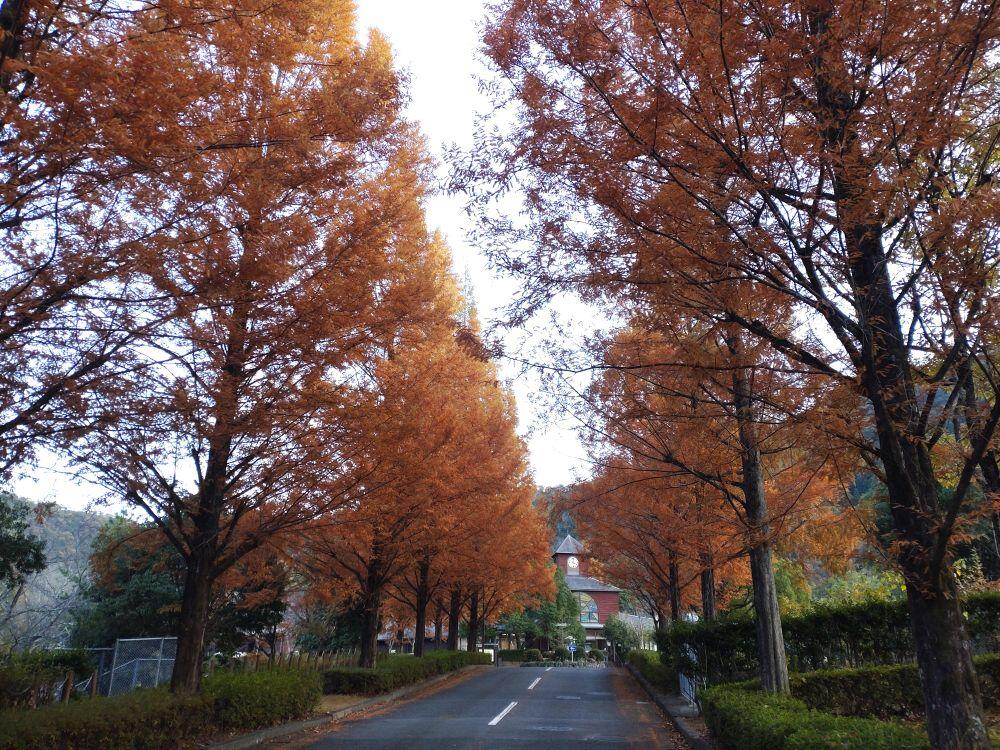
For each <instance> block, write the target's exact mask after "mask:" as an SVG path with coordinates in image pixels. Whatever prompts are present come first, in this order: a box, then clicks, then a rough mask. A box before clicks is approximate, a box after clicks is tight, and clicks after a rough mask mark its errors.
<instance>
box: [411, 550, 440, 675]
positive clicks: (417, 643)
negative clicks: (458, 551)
mask: <svg viewBox="0 0 1000 750" xmlns="http://www.w3.org/2000/svg"><path fill="white" fill-rule="evenodd" d="M430 570H431V564H430V562H429V561H428V560H427V558H426V557H425V558H423V559H422V560H421V561H420V563H419V564H418V565H417V591H416V596H417V607H416V609H417V612H416V614H417V617H416V621H417V624H416V626H415V627H414V632H413V655H414V656H423V655H424V640H425V632H424V631H426V630H427V600H428V598H429V596H428V590H429V588H430V587H429V585H428V582H429V580H430ZM436 626H437V623H435V631H434V636H435V638H437V627H436Z"/></svg>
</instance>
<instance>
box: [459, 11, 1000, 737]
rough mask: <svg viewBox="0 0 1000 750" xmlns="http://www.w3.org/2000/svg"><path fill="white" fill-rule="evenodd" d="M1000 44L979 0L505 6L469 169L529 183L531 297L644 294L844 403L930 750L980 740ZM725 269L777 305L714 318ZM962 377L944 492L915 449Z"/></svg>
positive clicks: (513, 253)
mask: <svg viewBox="0 0 1000 750" xmlns="http://www.w3.org/2000/svg"><path fill="white" fill-rule="evenodd" d="M998 45H1000V8H998V7H997V6H996V4H995V3H993V2H990V1H989V0H976V1H975V2H970V3H962V4H952V5H948V6H941V5H938V4H933V3H930V4H924V5H914V4H913V3H909V2H904V1H903V0H889V1H888V2H884V3H882V4H880V5H878V6H873V5H869V4H865V3H860V2H833V0H818V1H817V2H808V3H793V4H791V5H789V4H788V3H780V2H763V3H755V4H753V5H752V6H747V5H746V4H744V3H737V2H731V1H728V0H726V1H724V2H720V3H716V4H711V5H706V4H703V3H696V2H688V1H687V0H680V1H679V2H676V3H672V4H658V3H647V2H641V3H640V2H628V3H620V4H609V3H602V2H597V1H596V0H576V1H575V2H571V3H563V2H556V0H510V1H509V2H506V3H504V5H503V7H502V8H500V9H499V10H498V12H497V15H496V16H495V18H494V20H493V22H492V23H491V25H490V27H489V29H488V35H487V46H488V53H489V55H490V56H491V58H492V59H493V61H494V62H495V63H496V64H497V67H498V69H499V70H500V72H501V74H502V75H503V76H504V77H505V78H506V80H507V82H508V83H509V84H510V86H511V88H512V89H513V91H514V94H515V96H514V100H515V101H516V102H517V104H518V105H519V106H517V111H516V112H515V113H514V117H515V118H516V124H515V127H514V128H513V132H512V133H511V134H510V135H509V136H508V137H506V138H505V137H504V136H501V142H499V143H489V142H488V141H489V138H488V137H484V138H483V145H484V146H485V148H483V150H482V151H481V152H480V153H481V154H482V157H481V159H480V160H479V163H478V164H476V165H473V167H472V169H473V171H474V172H476V173H478V175H479V176H480V177H484V178H485V179H486V180H487V181H488V182H494V183H499V184H500V185H502V186H505V187H513V186H514V185H515V183H519V184H526V185H527V186H528V188H529V189H528V191H527V197H528V200H529V202H530V206H529V208H530V211H531V214H530V217H529V222H528V226H526V227H510V225H508V227H509V228H512V229H514V230H515V231H518V232H520V231H522V230H523V235H522V239H529V240H532V242H526V243H521V244H512V243H511V242H510V239H511V238H510V237H509V236H507V237H504V243H503V247H502V248H499V249H498V251H497V257H498V259H499V260H500V261H501V262H504V261H505V260H506V261H510V263H509V265H510V266H511V267H513V268H520V269H523V270H524V271H526V273H525V278H526V279H527V280H528V281H527V285H526V302H527V305H528V308H530V307H532V306H534V305H537V304H539V303H540V302H542V301H544V300H545V299H546V297H547V296H548V295H549V294H551V292H552V290H553V288H556V287H559V286H560V285H562V284H572V283H574V282H580V281H584V282H585V283H588V284H589V285H593V286H595V287H598V288H602V289H604V290H605V291H609V290H614V289H617V290H627V289H628V288H629V287H632V286H634V285H645V286H648V285H653V284H658V285H663V286H664V287H666V288H667V289H668V290H669V291H670V292H671V293H674V294H676V295H677V297H678V300H679V301H680V302H682V303H683V304H684V305H685V306H687V307H688V308H689V309H690V311H691V314H692V315H699V316H703V317H705V318H708V319H713V320H719V321H723V322H727V323H731V324H734V325H737V326H739V327H741V328H743V329H744V330H745V331H746V332H747V333H748V334H749V335H751V336H753V337H756V338H758V339H759V340H761V341H764V342H767V343H768V344H769V345H771V346H773V347H774V348H775V349H776V350H778V351H780V352H782V353H783V354H784V355H785V356H787V357H788V358H790V359H791V360H792V361H794V362H795V363H796V365H797V366H798V367H800V368H802V369H803V370H805V371H808V372H810V373H812V374H814V375H818V376H823V377H825V378H828V379H830V380H831V381H834V382H840V383H844V384H845V385H846V386H847V387H848V388H853V389H854V392H855V393H857V394H859V395H860V396H861V397H862V398H863V399H864V405H863V406H864V408H863V409H856V408H855V413H856V414H857V413H860V414H861V415H862V416H863V417H865V418H864V419H855V420H854V422H853V426H854V427H855V428H856V429H855V439H856V440H857V442H858V443H866V442H867V443H868V444H867V445H865V446H864V447H863V448H862V451H863V455H864V456H865V458H866V460H867V461H868V462H869V463H870V464H871V466H872V467H873V469H874V470H875V471H876V472H877V473H878V474H879V475H880V476H881V478H882V479H883V481H884V482H885V485H886V487H887V490H888V494H889V501H890V506H891V509H892V521H893V526H894V533H895V536H896V542H895V545H894V551H895V556H896V559H897V561H898V563H899V565H900V567H901V568H902V569H903V572H904V575H905V578H906V583H907V603H908V608H909V615H910V621H911V626H912V630H913V635H914V639H915V641H916V647H917V658H918V663H919V665H920V675H921V686H922V690H923V693H924V703H925V706H926V715H927V726H928V730H929V734H930V738H931V742H932V744H933V745H934V747H935V748H939V749H944V748H948V749H951V748H956V749H959V748H961V749H968V748H977V749H978V748H985V747H987V745H988V739H987V736H986V730H985V727H984V724H983V719H982V702H981V699H980V694H979V688H978V683H977V680H976V676H975V671H974V669H973V665H972V657H971V650H970V645H969V640H968V638H967V636H966V633H965V627H964V624H963V622H962V617H961V612H960V609H959V605H958V597H957V589H956V583H955V578H954V575H953V572H952V569H951V565H950V544H951V541H952V540H953V539H954V538H955V533H956V531H957V530H959V529H960V528H961V526H962V524H963V520H964V519H965V518H967V517H968V516H969V515H970V513H974V512H975V511H976V510H977V509H976V507H975V505H976V503H975V498H974V497H970V486H971V484H972V483H973V481H974V479H975V477H976V474H977V472H978V471H979V470H980V469H981V465H982V463H983V459H984V456H986V455H987V454H988V452H989V450H990V448H991V443H992V441H993V439H994V437H995V432H996V425H997V422H998V421H1000V398H998V397H997V394H998V387H997V385H996V384H997V383H1000V380H998V378H997V377H996V375H997V372H996V367H995V365H996V354H995V352H996V350H995V348H994V347H992V346H991V345H990V342H991V338H992V337H991V334H990V332H991V331H992V330H995V328H996V324H997V320H996V316H997V310H998V306H997V305H996V303H995V301H996V284H995V278H994V275H993V270H992V269H993V266H994V265H995V262H996V248H997V243H996V233H997V228H998V224H1000V200H998V199H997V180H996V179H995V178H994V176H993V175H994V172H995V169H996V162H997V148H998V145H1000V139H998V138H997V130H998V127H1000V124H998V121H1000V117H998V109H1000V87H998V86H997V85H996V80H997V78H996V75H997V70H996V65H997V48H998ZM505 95H506V92H505ZM497 154H502V155H503V156H502V158H497V157H496V155H497ZM496 187H497V185H496V184H494V185H491V186H490V190H488V191H482V192H481V194H483V195H485V194H486V193H487V192H490V191H493V190H494V189H495V188H496ZM581 217H590V218H592V219H593V221H589V222H586V224H587V226H586V228H585V229H584V230H583V231H580V230H579V227H580V226H581V224H580V218H581ZM491 229H501V230H502V229H503V227H501V226H498V225H497V224H496V223H494V225H493V226H492V227H488V228H487V230H488V231H489V230H491ZM511 248H512V249H511ZM542 270H544V273H541V272H540V271H542ZM734 283H735V284H746V285H747V289H746V292H747V293H749V294H754V295H756V294H759V295H769V296H774V297H775V298H776V299H777V300H779V304H781V305H783V307H784V309H785V311H786V312H785V315H783V316H779V317H778V318H772V320H770V321H768V320H761V319H759V318H758V317H757V316H756V314H755V313H754V311H753V310H752V309H750V310H748V309H746V308H744V309H740V308H733V307H732V306H731V305H730V304H729V300H728V299H727V297H728V289H729V288H730V287H731V285H732V284H734ZM969 371H972V372H974V373H975V375H974V376H973V377H972V378H971V379H970V377H969V375H968V374H967V373H968V372H969ZM971 382H975V383H976V385H977V390H976V393H975V397H974V398H973V399H972V411H973V412H974V414H975V418H974V419H971V420H970V419H968V418H965V419H962V420H955V421H956V422H957V429H958V430H959V433H960V441H959V442H960V446H961V448H962V456H961V457H960V459H959V460H958V461H957V465H955V466H954V467H953V469H954V472H955V475H956V476H958V477H959V479H958V482H957V484H956V486H955V488H954V491H952V492H950V493H947V494H946V493H942V492H941V482H940V478H939V476H938V473H937V472H936V470H935V467H934V462H933V456H934V454H935V449H940V448H941V446H942V441H941V435H942V434H944V432H945V426H946V425H947V424H948V423H949V422H950V421H952V417H953V416H954V415H956V414H957V413H958V412H959V411H960V410H961V409H963V399H962V398H961V396H962V395H963V393H966V392H968V388H967V384H968V383H971ZM980 383H981V384H982V385H983V387H982V388H981V389H980V388H978V386H979V384H980ZM852 408H854V407H852ZM868 426H870V427H871V433H873V434H874V435H875V439H874V440H870V441H869V440H867V439H868V437H869V434H871V433H866V432H865V429H866V427H868ZM987 463H988V461H987Z"/></svg>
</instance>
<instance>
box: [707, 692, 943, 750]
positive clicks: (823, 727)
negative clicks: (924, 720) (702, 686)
mask: <svg viewBox="0 0 1000 750" xmlns="http://www.w3.org/2000/svg"><path fill="white" fill-rule="evenodd" d="M698 697H699V700H700V702H701V705H702V709H703V711H704V716H705V723H706V724H707V725H708V727H709V729H711V730H712V733H713V734H714V735H715V737H716V739H717V740H718V741H719V744H720V745H721V746H722V747H723V748H724V749H725V750H826V749H829V750H928V749H929V748H930V744H929V743H928V741H927V737H926V736H925V735H924V734H923V733H922V732H920V731H918V730H916V729H911V728H910V727H906V726H902V725H898V724H889V723H886V722H882V721H877V720H875V719H857V718H846V717H841V716H833V715H831V714H826V713H821V712H818V711H810V710H809V708H808V707H807V706H806V704H805V703H804V702H802V701H800V700H798V699H796V698H792V697H789V696H780V695H771V694H768V693H762V692H759V691H756V690H750V689H747V688H746V687H745V686H733V685H723V686H720V687H716V688H710V689H709V690H705V691H702V692H701V693H700V694H699V696H698Z"/></svg>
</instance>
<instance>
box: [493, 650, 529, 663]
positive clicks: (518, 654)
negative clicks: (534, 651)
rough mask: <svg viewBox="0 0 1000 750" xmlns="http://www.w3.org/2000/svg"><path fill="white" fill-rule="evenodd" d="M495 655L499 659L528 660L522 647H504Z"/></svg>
mask: <svg viewBox="0 0 1000 750" xmlns="http://www.w3.org/2000/svg"><path fill="white" fill-rule="evenodd" d="M497 657H498V658H499V659H500V660H501V661H509V662H518V661H528V652H527V651H526V650H525V649H523V648H504V649H500V650H499V651H497Z"/></svg>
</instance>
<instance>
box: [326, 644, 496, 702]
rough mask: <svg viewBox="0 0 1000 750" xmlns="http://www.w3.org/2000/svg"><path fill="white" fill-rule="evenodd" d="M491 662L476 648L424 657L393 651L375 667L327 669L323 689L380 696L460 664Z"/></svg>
mask: <svg viewBox="0 0 1000 750" xmlns="http://www.w3.org/2000/svg"><path fill="white" fill-rule="evenodd" d="M489 663H490V655H489V654H486V653H480V652H474V651H431V652H430V653H428V654H425V655H424V656H409V655H407V654H392V655H389V656H386V657H384V658H383V659H382V660H381V661H379V662H377V663H376V665H375V669H362V668H361V667H336V668H334V669H328V670H326V671H325V672H324V673H323V692H324V693H326V694H327V695H332V694H344V695H378V694H379V693H388V692H391V691H393V690H397V689H399V688H401V687H404V686H406V685H410V684H412V683H414V682H419V681H420V680H423V679H426V678H428V677H433V676H435V675H439V674H444V673H446V672H453V671H454V670H456V669H460V668H461V667H467V666H470V665H473V664H489Z"/></svg>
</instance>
